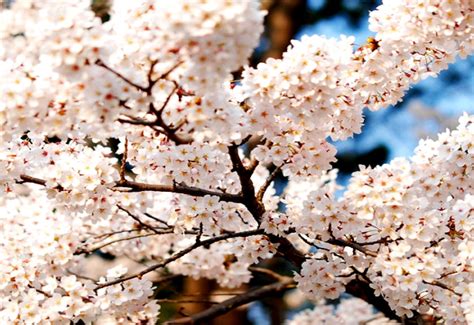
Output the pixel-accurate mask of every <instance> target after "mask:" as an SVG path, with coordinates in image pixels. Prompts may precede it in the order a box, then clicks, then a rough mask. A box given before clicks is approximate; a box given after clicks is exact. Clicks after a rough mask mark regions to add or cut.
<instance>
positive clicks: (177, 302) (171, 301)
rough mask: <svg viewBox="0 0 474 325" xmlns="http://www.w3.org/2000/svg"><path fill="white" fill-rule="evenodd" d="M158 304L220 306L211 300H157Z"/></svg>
mask: <svg viewBox="0 0 474 325" xmlns="http://www.w3.org/2000/svg"><path fill="white" fill-rule="evenodd" d="M156 301H157V302H158V303H172V304H209V305H216V304H218V302H217V301H211V300H199V299H183V300H179V299H156Z"/></svg>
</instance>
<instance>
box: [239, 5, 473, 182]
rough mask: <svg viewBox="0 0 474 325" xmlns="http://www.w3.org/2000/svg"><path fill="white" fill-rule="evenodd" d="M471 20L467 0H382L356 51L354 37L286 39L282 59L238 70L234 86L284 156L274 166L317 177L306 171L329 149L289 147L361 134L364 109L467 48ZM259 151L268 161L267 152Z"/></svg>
mask: <svg viewBox="0 0 474 325" xmlns="http://www.w3.org/2000/svg"><path fill="white" fill-rule="evenodd" d="M400 22H402V24H403V28H399V27H398V26H399V24H400ZM404 22H407V23H406V24H404ZM471 22H472V8H471V7H470V5H469V1H428V2H427V1H424V0H419V1H408V0H407V1H386V2H384V3H383V4H382V5H381V6H379V7H378V8H377V10H375V11H374V12H372V13H371V19H370V26H369V27H370V28H371V30H373V31H374V32H376V33H377V34H376V35H375V37H374V38H370V39H369V40H368V43H367V44H366V45H364V46H361V47H360V48H359V49H357V50H356V51H354V50H353V46H354V38H352V37H344V36H343V37H341V38H340V39H328V38H325V37H322V36H318V35H315V36H303V37H302V38H301V40H300V41H292V45H291V46H290V47H289V48H288V51H287V52H285V53H284V54H283V58H282V59H281V60H275V59H269V60H267V62H265V63H260V64H259V65H258V66H257V67H256V68H247V69H245V71H244V72H243V80H242V86H241V87H239V88H241V89H239V91H240V92H241V93H242V94H241V95H240V96H241V97H242V98H244V99H245V100H246V101H247V103H248V105H249V106H250V107H251V108H250V110H249V118H250V123H251V125H252V126H253V130H254V132H257V133H259V134H261V135H262V136H263V137H265V138H267V139H268V141H269V142H275V143H277V145H276V149H274V150H277V151H279V152H282V154H279V155H276V157H275V164H276V165H279V164H281V161H282V160H286V161H287V162H288V163H290V164H294V165H295V168H294V169H293V170H291V169H290V170H291V172H290V173H288V174H289V175H291V176H293V175H297V176H299V173H303V174H304V175H317V174H318V173H315V172H314V171H309V172H308V169H309V168H311V166H314V164H316V165H318V166H326V165H327V164H329V163H330V162H331V161H333V160H334V154H335V151H334V150H332V152H331V151H325V152H324V151H323V152H324V153H323V154H322V153H321V152H314V151H313V152H311V151H310V153H309V155H308V156H310V157H313V158H309V159H308V163H307V164H301V163H298V162H294V161H293V160H296V161H299V160H298V158H297V157H295V158H293V155H294V152H295V147H303V148H304V147H306V148H326V147H327V146H328V144H327V143H326V142H325V139H326V138H327V137H331V138H332V139H334V140H340V139H345V138H347V137H350V136H352V135H353V134H354V133H359V132H360V130H361V126H362V123H363V117H362V109H363V108H364V107H369V108H371V109H379V108H381V107H386V106H388V105H391V104H395V103H397V102H398V101H399V100H400V99H401V98H402V96H403V94H404V92H405V91H406V90H407V89H408V88H409V86H410V84H412V83H414V82H417V81H419V80H420V79H423V78H426V77H427V76H430V75H435V74H436V73H437V72H439V71H440V70H442V69H445V68H446V67H447V65H448V64H449V63H451V62H453V60H454V58H455V57H456V56H457V55H462V56H465V55H467V54H468V53H470V52H471V51H472V49H473V38H472V37H470V35H471V33H472V23H471ZM282 138H283V141H282ZM274 140H275V141H274ZM265 157H266V160H272V155H271V154H269V155H267V156H265ZM314 157H319V158H320V160H315V161H312V159H315V158H314ZM305 158H306V157H305ZM261 159H262V158H261ZM262 160H265V159H262ZM323 170H324V169H323Z"/></svg>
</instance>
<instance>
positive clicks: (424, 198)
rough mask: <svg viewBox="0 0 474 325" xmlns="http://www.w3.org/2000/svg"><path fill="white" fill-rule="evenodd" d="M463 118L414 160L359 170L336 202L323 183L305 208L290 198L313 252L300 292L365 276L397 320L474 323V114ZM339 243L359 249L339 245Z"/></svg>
mask: <svg viewBox="0 0 474 325" xmlns="http://www.w3.org/2000/svg"><path fill="white" fill-rule="evenodd" d="M459 122H460V125H459V127H458V128H457V129H456V130H454V131H452V132H450V131H447V132H445V133H443V134H441V135H440V136H439V138H438V140H436V141H434V140H425V141H422V142H421V143H420V145H419V146H418V148H417V149H416V154H415V156H414V157H413V158H412V159H411V161H408V160H405V159H396V160H394V161H392V162H391V163H390V164H387V165H383V166H380V167H377V168H374V169H371V168H366V169H363V170H361V171H360V172H357V173H355V174H354V175H353V177H352V180H351V182H350V184H349V186H348V189H347V191H346V192H345V193H344V196H343V197H342V198H340V199H334V194H333V193H331V191H328V190H327V189H326V188H325V187H322V188H320V189H319V190H316V191H313V192H311V193H310V194H309V195H308V196H307V197H306V198H303V199H304V200H306V201H304V203H303V206H304V208H303V209H301V208H300V207H299V206H298V205H299V204H301V203H300V202H298V201H296V200H295V197H291V195H289V208H290V212H289V214H290V216H291V215H292V212H293V213H294V216H295V219H294V220H293V224H292V225H293V226H295V227H296V228H297V231H298V232H299V233H301V234H304V235H306V236H307V238H308V240H309V241H310V242H314V244H315V245H316V247H319V249H318V250H317V253H315V254H314V256H313V258H312V259H310V260H308V261H306V262H305V263H304V264H303V268H302V271H301V274H300V275H298V276H297V279H298V282H299V287H300V288H301V289H302V290H303V291H304V292H306V293H307V294H308V295H309V296H311V297H313V298H314V299H317V298H321V297H323V298H332V299H334V298H336V297H338V296H339V295H340V294H341V293H342V292H343V291H344V285H345V284H347V283H348V282H349V281H350V280H352V279H353V278H354V277H356V276H357V275H360V274H363V275H364V276H366V277H367V278H368V279H370V283H371V286H372V287H373V288H374V289H375V290H376V292H377V294H378V295H382V296H383V297H384V299H385V300H387V301H388V303H389V304H390V306H391V307H392V309H394V310H395V311H396V312H397V313H398V314H399V315H400V316H402V315H409V316H412V315H413V314H412V311H413V310H418V311H419V312H421V313H427V312H428V313H432V314H434V315H435V316H440V317H442V318H444V319H447V320H449V321H451V322H462V321H466V319H469V317H471V318H472V305H470V304H471V302H469V301H472V286H470V285H469V284H470V283H472V281H473V280H474V273H473V271H472V267H473V265H472V262H473V260H474V255H473V252H474V237H473V233H474V232H473V229H474V226H473V225H474V223H473V215H474V214H473V211H474V196H473V195H474V182H473V179H472V177H469V175H470V174H471V173H472V172H473V169H474V155H473V153H474V117H473V116H468V115H464V116H462V117H461V118H460V121H459ZM300 198H301V197H300ZM293 206H294V207H295V209H294V210H293ZM341 238H342V239H346V240H349V241H352V242H355V243H357V244H356V245H355V246H352V247H347V246H346V247H339V246H340V245H341V243H340V242H339V243H338V242H337V241H336V240H337V239H341ZM319 243H320V244H319ZM463 302H464V303H463ZM460 306H465V309H463V308H460Z"/></svg>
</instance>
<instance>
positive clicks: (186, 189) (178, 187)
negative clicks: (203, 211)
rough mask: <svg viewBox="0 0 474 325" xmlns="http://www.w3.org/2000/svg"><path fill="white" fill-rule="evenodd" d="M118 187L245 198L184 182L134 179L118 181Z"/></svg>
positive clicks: (222, 198)
mask: <svg viewBox="0 0 474 325" xmlns="http://www.w3.org/2000/svg"><path fill="white" fill-rule="evenodd" d="M117 187H123V188H128V189H130V190H129V191H127V192H147V191H150V192H170V193H178V194H186V195H190V196H197V197H204V196H206V195H211V196H217V197H219V200H220V201H224V202H234V203H243V198H242V196H241V195H238V194H229V193H223V192H216V191H211V190H205V189H202V188H198V187H193V186H187V185H182V184H173V185H159V184H147V183H140V182H134V181H129V180H125V181H120V182H118V183H117Z"/></svg>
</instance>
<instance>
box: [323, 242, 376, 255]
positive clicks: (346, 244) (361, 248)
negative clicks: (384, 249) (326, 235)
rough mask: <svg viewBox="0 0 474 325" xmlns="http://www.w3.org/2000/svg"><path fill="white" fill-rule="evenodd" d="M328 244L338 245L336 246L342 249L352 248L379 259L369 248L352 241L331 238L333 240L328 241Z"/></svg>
mask: <svg viewBox="0 0 474 325" xmlns="http://www.w3.org/2000/svg"><path fill="white" fill-rule="evenodd" d="M326 243H328V244H332V245H336V246H341V247H350V248H352V249H355V250H357V251H359V252H361V253H364V254H365V255H368V256H372V257H377V253H375V252H373V251H371V250H368V249H367V248H365V247H364V246H362V245H359V244H358V243H355V242H351V241H348V240H344V239H337V238H331V239H329V240H327V241H326Z"/></svg>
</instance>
